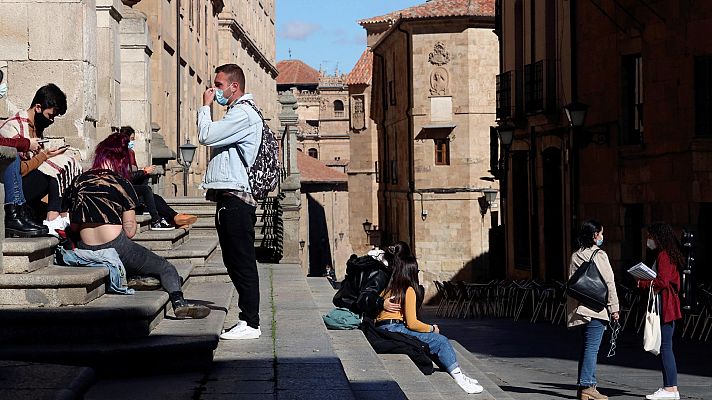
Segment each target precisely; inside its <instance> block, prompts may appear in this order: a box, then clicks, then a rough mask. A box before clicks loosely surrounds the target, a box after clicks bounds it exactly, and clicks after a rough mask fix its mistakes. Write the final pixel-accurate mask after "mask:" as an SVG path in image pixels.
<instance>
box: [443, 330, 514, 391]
mask: <svg viewBox="0 0 712 400" xmlns="http://www.w3.org/2000/svg"><path fill="white" fill-rule="evenodd" d="M450 343H452V347H454V348H455V350H456V351H457V352H458V353H460V354H462V355H463V356H465V358H466V359H467V361H469V362H470V364H472V366H473V367H474V368H476V369H477V371H476V375H477V380H478V381H480V385H482V386H483V387H484V388H485V390H486V391H487V392H489V394H491V395H492V397H494V398H495V399H497V400H500V399H501V400H515V399H514V397H512V396H510V395H509V394H507V393H506V392H505V391H504V390H502V388H500V387H499V385H497V384H496V383H494V381H492V380H491V379H490V378H489V377H488V376H487V374H485V373H484V372H483V371H482V369H481V368H480V366H481V365H482V362H481V361H480V360H479V359H478V358H477V357H475V356H474V355H473V354H472V353H470V352H469V351H468V350H467V349H466V348H465V347H464V346H463V345H461V344H460V343H459V342H458V341H457V340H452V339H451V340H450Z"/></svg>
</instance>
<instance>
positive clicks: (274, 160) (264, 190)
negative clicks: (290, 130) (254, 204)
mask: <svg viewBox="0 0 712 400" xmlns="http://www.w3.org/2000/svg"><path fill="white" fill-rule="evenodd" d="M237 104H248V105H249V106H250V107H252V109H253V110H255V112H257V115H259V116H260V118H261V119H262V140H261V141H260V147H259V148H258V149H257V158H255V163H254V164H252V166H251V167H250V166H248V165H247V161H245V156H244V155H243V154H242V151H241V150H240V147H239V146H238V147H237V154H238V155H239V156H240V160H242V164H243V165H244V166H245V170H247V177H248V179H249V181H250V190H252V196H253V197H254V198H255V199H256V200H262V199H264V198H266V197H267V195H268V194H269V193H270V192H271V191H273V190H274V189H275V188H276V187H277V184H278V183H279V143H277V139H276V138H275V136H274V133H273V132H272V130H271V129H270V128H269V126H268V125H267V123H266V122H265V119H264V117H263V116H262V113H261V112H260V110H259V109H257V106H255V104H254V103H253V102H251V101H249V100H243V101H240V102H238V103H237Z"/></svg>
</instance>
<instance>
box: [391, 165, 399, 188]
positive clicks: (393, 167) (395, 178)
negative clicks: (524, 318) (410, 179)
mask: <svg viewBox="0 0 712 400" xmlns="http://www.w3.org/2000/svg"><path fill="white" fill-rule="evenodd" d="M391 183H393V184H396V183H398V161H397V160H391Z"/></svg>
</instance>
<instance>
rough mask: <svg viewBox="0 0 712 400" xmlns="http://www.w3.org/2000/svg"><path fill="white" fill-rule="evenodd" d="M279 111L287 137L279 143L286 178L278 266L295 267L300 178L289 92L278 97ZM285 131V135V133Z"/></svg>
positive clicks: (294, 116) (294, 102)
mask: <svg viewBox="0 0 712 400" xmlns="http://www.w3.org/2000/svg"><path fill="white" fill-rule="evenodd" d="M279 102H280V104H281V106H282V111H281V112H280V113H279V121H280V125H281V127H282V129H281V131H282V133H283V134H285V135H287V137H286V138H285V140H283V141H282V143H285V148H283V149H282V154H283V158H282V162H283V164H284V165H283V167H284V168H288V169H287V176H286V178H285V179H284V181H282V185H281V187H282V195H283V196H284V197H283V198H282V200H281V204H282V221H283V224H284V236H283V243H282V252H283V256H282V263H289V264H299V262H300V257H299V240H300V239H299V222H300V221H299V212H300V209H301V181H300V180H301V177H300V174H299V168H298V167H297V120H298V118H299V116H298V115H297V112H296V111H295V110H296V109H297V98H296V97H294V95H293V94H292V92H291V91H287V92H285V93H282V94H281V95H280V96H279ZM285 129H286V132H285Z"/></svg>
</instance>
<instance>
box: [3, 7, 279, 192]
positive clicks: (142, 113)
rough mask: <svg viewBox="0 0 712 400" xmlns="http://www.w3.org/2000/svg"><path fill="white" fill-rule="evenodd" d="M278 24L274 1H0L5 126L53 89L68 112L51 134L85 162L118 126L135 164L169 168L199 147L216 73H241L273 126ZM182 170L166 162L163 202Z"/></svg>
mask: <svg viewBox="0 0 712 400" xmlns="http://www.w3.org/2000/svg"><path fill="white" fill-rule="evenodd" d="M274 16H275V2H274V0H247V1H238V0H219V1H209V0H173V1H168V0H155V1H145V0H144V1H140V0H139V1H137V0H124V1H123V3H122V2H120V1H118V0H97V1H88V0H78V1H74V2H66V1H62V0H39V1H36V0H31V1H30V0H17V1H12V2H3V6H2V12H0V36H2V38H3V40H2V43H0V68H2V69H3V71H4V72H5V73H6V74H5V77H6V81H7V83H8V87H9V92H8V96H7V97H6V98H3V99H0V118H7V117H8V116H9V115H11V114H12V113H14V112H16V111H17V110H19V109H25V108H27V107H28V106H29V102H30V101H31V99H32V96H33V94H34V92H35V91H36V90H37V88H39V87H40V86H41V85H43V84H45V83H47V82H50V81H51V82H54V83H56V84H57V85H58V86H59V87H60V88H62V89H63V90H64V92H65V93H66V94H67V97H68V104H69V109H68V110H67V114H66V115H65V116H64V117H63V118H61V119H58V121H57V122H56V123H55V124H54V125H53V126H52V127H51V128H49V130H48V131H47V134H48V135H51V136H60V137H64V138H66V141H67V142H68V143H69V144H71V145H72V146H74V147H75V148H77V149H78V150H79V151H80V153H81V154H82V157H83V159H84V160H85V161H87V160H89V159H90V157H91V152H92V150H93V148H94V146H95V145H96V143H97V142H98V141H100V140H102V139H103V138H104V137H106V136H107V135H108V134H109V133H110V132H111V127H112V126H120V125H126V124H129V125H132V126H134V128H136V131H137V140H136V153H137V159H138V162H139V163H140V164H149V163H151V162H154V163H156V162H158V163H165V162H166V161H167V160H168V159H170V158H175V155H176V154H177V153H178V146H179V145H180V144H182V143H185V142H186V140H189V139H190V141H191V142H192V143H197V132H196V126H195V125H196V112H197V109H198V108H199V106H200V105H201V103H202V93H203V91H204V90H205V89H206V88H207V87H210V86H211V85H212V83H211V82H212V78H213V71H214V68H215V67H216V66H218V65H220V64H223V63H228V62H235V63H238V64H240V65H241V66H242V67H243V69H244V70H245V75H246V78H247V85H246V86H247V91H248V92H252V93H253V94H254V95H255V97H256V100H257V103H258V104H259V105H260V107H262V108H263V110H264V112H265V116H266V117H267V118H269V119H273V118H275V116H276V112H277V94H276V93H275V91H274V82H275V77H276V75H277V70H276V68H275V66H274V64H275V52H276V46H275V28H274V18H275V17H274ZM214 111H215V112H216V114H218V113H220V112H221V110H220V109H219V108H218V107H216V108H215V110H214ZM207 159H208V153H207V150H206V149H205V148H201V149H200V150H199V151H198V153H197V154H196V158H195V160H194V161H193V164H192V167H191V174H190V179H189V189H190V194H193V195H196V194H198V193H199V191H198V189H197V185H198V183H199V181H200V179H201V177H202V173H203V171H204V170H205V167H206V162H207ZM180 171H181V168H180V167H179V166H178V164H177V163H176V162H170V163H168V165H167V173H166V179H164V180H163V181H164V188H166V190H165V192H167V194H171V195H172V194H173V193H174V191H180V192H182V190H179V188H180V187H182V176H181V174H180Z"/></svg>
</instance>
